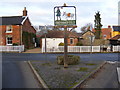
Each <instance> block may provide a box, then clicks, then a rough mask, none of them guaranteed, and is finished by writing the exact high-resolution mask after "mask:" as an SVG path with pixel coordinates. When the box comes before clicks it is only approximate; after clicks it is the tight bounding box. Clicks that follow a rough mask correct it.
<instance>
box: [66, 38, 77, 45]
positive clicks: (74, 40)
mask: <svg viewBox="0 0 120 90" xmlns="http://www.w3.org/2000/svg"><path fill="white" fill-rule="evenodd" d="M70 39H73V44H71V43H70ZM77 43H78V39H77V38H69V39H68V46H76V44H77Z"/></svg>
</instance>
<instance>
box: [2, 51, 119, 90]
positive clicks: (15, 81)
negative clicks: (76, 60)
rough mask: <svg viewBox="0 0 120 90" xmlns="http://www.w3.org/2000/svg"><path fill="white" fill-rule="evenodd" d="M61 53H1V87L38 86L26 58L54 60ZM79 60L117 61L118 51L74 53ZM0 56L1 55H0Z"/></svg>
mask: <svg viewBox="0 0 120 90" xmlns="http://www.w3.org/2000/svg"><path fill="white" fill-rule="evenodd" d="M58 55H62V54H47V55H45V54H39V53H38V54H35V53H33V54H32V53H2V81H3V82H2V86H3V88H39V87H41V86H39V85H38V82H37V80H36V79H35V77H34V75H33V73H32V72H31V69H30V68H29V67H28V64H27V63H26V62H25V61H28V60H46V59H47V60H50V61H54V60H56V57H57V56H58ZM76 55H79V56H80V57H81V60H110V61H118V60H119V53H108V54H102V53H99V54H76ZM0 58H1V56H0Z"/></svg>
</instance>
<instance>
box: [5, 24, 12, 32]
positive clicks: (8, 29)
mask: <svg viewBox="0 0 120 90" xmlns="http://www.w3.org/2000/svg"><path fill="white" fill-rule="evenodd" d="M11 32H12V26H11V25H9V26H7V27H6V33H11Z"/></svg>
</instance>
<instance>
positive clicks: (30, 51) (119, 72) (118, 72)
mask: <svg viewBox="0 0 120 90" xmlns="http://www.w3.org/2000/svg"><path fill="white" fill-rule="evenodd" d="M23 53H42V52H41V49H40V48H34V49H30V50H26V51H25V52H23ZM117 74H118V75H117V76H118V82H119V84H120V67H117ZM41 84H42V83H41ZM42 86H43V87H44V88H46V86H44V85H42Z"/></svg>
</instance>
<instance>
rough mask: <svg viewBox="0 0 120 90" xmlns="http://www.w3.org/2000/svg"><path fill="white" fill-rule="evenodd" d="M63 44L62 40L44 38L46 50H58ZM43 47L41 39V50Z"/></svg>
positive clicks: (43, 42) (43, 43)
mask: <svg viewBox="0 0 120 90" xmlns="http://www.w3.org/2000/svg"><path fill="white" fill-rule="evenodd" d="M61 42H62V43H64V38H46V45H47V48H58V45H59V44H60V43H61ZM44 47H45V38H42V48H44Z"/></svg>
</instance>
